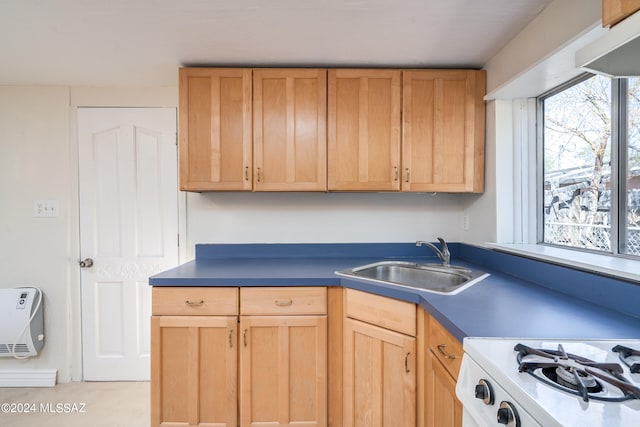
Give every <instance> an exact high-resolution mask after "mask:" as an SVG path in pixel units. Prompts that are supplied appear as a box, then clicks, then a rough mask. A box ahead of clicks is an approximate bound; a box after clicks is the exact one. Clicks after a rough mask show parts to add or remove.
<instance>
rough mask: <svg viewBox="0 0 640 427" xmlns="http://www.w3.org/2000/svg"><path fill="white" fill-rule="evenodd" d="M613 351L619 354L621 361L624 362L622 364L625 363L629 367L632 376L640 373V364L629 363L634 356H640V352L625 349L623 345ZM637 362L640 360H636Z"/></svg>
mask: <svg viewBox="0 0 640 427" xmlns="http://www.w3.org/2000/svg"><path fill="white" fill-rule="evenodd" d="M611 351H615V352H616V353H618V356H619V357H620V360H621V361H622V363H624V364H625V365H627V366H628V367H629V371H630V372H631V373H632V374H639V373H640V363H638V362H635V363H632V362H630V361H629V359H630V358H631V357H633V356H640V351H638V350H634V349H632V348H629V347H625V346H623V345H617V346H615V347H613V348H612V349H611ZM636 360H640V359H638V358H636Z"/></svg>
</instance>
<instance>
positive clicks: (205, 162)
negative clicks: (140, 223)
mask: <svg viewBox="0 0 640 427" xmlns="http://www.w3.org/2000/svg"><path fill="white" fill-rule="evenodd" d="M179 73H180V88H179V92H180V107H179V115H180V116H179V132H180V188H181V189H182V190H186V191H243V190H251V188H252V176H251V172H252V170H251V164H252V158H251V155H252V151H251V119H252V118H251V69H240V68H181V69H180V72H179Z"/></svg>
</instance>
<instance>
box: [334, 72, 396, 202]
mask: <svg viewBox="0 0 640 427" xmlns="http://www.w3.org/2000/svg"><path fill="white" fill-rule="evenodd" d="M401 75H402V72H401V71H400V70H358V69H353V70H349V69H337V70H329V81H328V88H329V94H328V126H327V128H328V135H327V139H328V187H329V190H337V191H367V190H368V191H397V190H399V189H400V108H401V101H400V95H401V93H400V92H401V83H400V82H401Z"/></svg>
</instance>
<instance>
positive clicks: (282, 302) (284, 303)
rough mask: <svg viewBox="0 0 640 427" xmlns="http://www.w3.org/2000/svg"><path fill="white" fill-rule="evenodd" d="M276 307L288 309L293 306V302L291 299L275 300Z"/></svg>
mask: <svg viewBox="0 0 640 427" xmlns="http://www.w3.org/2000/svg"><path fill="white" fill-rule="evenodd" d="M276 305H277V306H278V307H289V306H290V305H293V300H291V299H287V300H283V299H277V300H276Z"/></svg>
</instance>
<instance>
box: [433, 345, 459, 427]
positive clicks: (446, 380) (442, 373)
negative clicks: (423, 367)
mask: <svg viewBox="0 0 640 427" xmlns="http://www.w3.org/2000/svg"><path fill="white" fill-rule="evenodd" d="M425 400H426V402H427V408H426V410H425V414H426V426H427V427H461V426H462V404H461V403H460V401H459V400H458V398H457V397H456V380H455V379H453V377H452V376H451V374H449V372H448V371H447V370H446V368H445V367H444V366H443V365H442V363H440V361H439V360H438V358H437V357H436V356H434V355H433V353H431V352H430V351H428V352H427V390H426V393H425Z"/></svg>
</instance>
